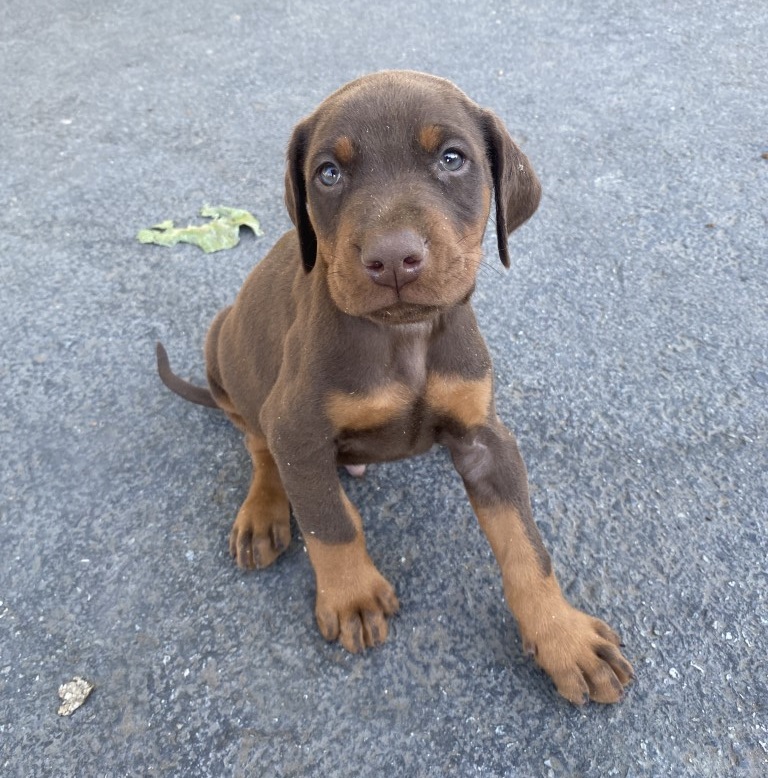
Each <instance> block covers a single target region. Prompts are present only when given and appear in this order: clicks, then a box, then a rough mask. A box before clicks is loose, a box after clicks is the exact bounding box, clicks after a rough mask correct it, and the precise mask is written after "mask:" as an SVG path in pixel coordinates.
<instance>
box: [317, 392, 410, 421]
mask: <svg viewBox="0 0 768 778" xmlns="http://www.w3.org/2000/svg"><path fill="white" fill-rule="evenodd" d="M412 401H413V392H412V391H411V390H410V389H409V388H408V387H407V386H405V385H403V384H398V383H391V384H387V385H386V386H382V387H381V388H379V389H376V390H374V391H373V392H366V393H365V394H346V393H344V392H331V393H330V394H329V395H328V398H327V399H326V411H327V413H328V418H329V419H330V420H331V423H332V424H333V426H334V428H335V429H336V430H337V431H340V430H344V429H346V430H364V429H372V428H373V427H379V426H381V425H382V424H386V423H387V422H389V421H392V420H393V419H395V418H397V417H398V416H400V415H401V414H402V413H403V411H404V410H405V408H407V407H408V405H409V404H410V403H411V402H412Z"/></svg>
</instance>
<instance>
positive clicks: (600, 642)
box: [523, 603, 634, 705]
mask: <svg viewBox="0 0 768 778" xmlns="http://www.w3.org/2000/svg"><path fill="white" fill-rule="evenodd" d="M619 645H620V640H619V636H618V635H617V634H616V633H615V632H614V631H613V630H612V629H611V628H610V627H609V626H608V625H607V624H605V623H604V622H602V621H600V619H596V618H594V617H592V616H589V615H587V614H586V613H582V612H581V611H579V610H577V609H576V608H573V607H571V606H570V605H568V604H566V603H564V604H563V607H562V608H559V609H557V610H555V611H553V612H549V613H547V614H546V616H544V617H543V618H542V619H541V621H540V622H539V624H538V625H537V628H536V629H535V630H532V631H531V632H530V633H529V634H527V635H523V646H524V649H525V651H526V653H528V654H529V655H531V656H533V657H534V659H535V660H536V663H537V664H538V665H539V666H540V667H541V668H543V669H544V670H545V671H546V672H547V673H548V674H549V676H550V678H552V680H553V681H554V682H555V686H556V687H557V691H558V692H560V694H562V695H563V697H565V698H566V699H567V700H569V701H570V702H572V703H573V704H574V705H583V704H584V703H586V702H587V701H588V700H594V701H595V702H606V703H607V702H619V701H620V700H621V699H622V698H623V696H624V687H625V686H626V685H627V684H628V683H629V682H630V681H631V680H632V679H633V678H634V672H633V670H632V665H630V664H629V662H628V661H627V660H626V659H625V658H624V657H623V656H622V654H621V651H620V650H619Z"/></svg>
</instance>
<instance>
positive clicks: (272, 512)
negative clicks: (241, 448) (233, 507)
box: [229, 434, 291, 570]
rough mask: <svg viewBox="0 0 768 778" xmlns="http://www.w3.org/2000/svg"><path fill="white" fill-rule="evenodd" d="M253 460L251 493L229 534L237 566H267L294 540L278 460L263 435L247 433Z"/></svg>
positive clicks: (247, 445) (231, 552) (249, 450)
mask: <svg viewBox="0 0 768 778" xmlns="http://www.w3.org/2000/svg"><path fill="white" fill-rule="evenodd" d="M245 445H246V447H247V448H248V452H249V453H250V455H251V461H252V462H253V478H252V480H251V486H250V488H249V489H248V496H247V497H246V498H245V502H244V503H243V504H242V506H241V507H240V510H239V511H238V512H237V518H236V519H235V523H234V524H233V525H232V532H231V533H230V535H229V552H230V554H232V556H233V557H234V558H235V560H236V562H237V565H238V567H242V568H244V569H247V570H251V569H253V568H262V567H268V566H269V565H271V564H272V563H273V562H274V561H275V559H277V557H278V556H279V555H280V554H281V553H282V552H283V551H285V549H286V548H288V546H289V544H290V542H291V525H290V507H289V505H288V497H287V496H286V494H285V490H284V489H283V484H282V482H281V481H280V474H279V473H278V471H277V465H276V464H275V460H274V459H272V455H271V454H270V453H269V449H268V448H267V443H266V441H265V440H264V438H262V437H259V436H256V435H251V434H246V436H245Z"/></svg>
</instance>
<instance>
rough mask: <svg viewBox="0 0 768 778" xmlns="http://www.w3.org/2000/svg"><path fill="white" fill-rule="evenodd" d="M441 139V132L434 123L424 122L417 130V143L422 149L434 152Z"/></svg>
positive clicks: (430, 152)
mask: <svg viewBox="0 0 768 778" xmlns="http://www.w3.org/2000/svg"><path fill="white" fill-rule="evenodd" d="M442 140H443V132H442V130H441V129H440V128H439V127H438V126H437V125H436V124H425V125H424V126H423V127H422V128H421V129H420V130H419V144H420V145H421V147H422V148H423V149H424V151H426V152H428V153H429V154H434V153H435V152H436V151H437V149H438V147H439V146H440V143H441V142H442Z"/></svg>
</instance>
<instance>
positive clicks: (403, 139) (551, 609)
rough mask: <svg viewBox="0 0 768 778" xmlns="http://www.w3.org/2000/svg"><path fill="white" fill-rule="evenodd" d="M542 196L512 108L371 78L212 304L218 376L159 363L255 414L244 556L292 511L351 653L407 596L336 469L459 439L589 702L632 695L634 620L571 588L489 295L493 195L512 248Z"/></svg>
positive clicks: (263, 560)
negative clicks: (506, 110)
mask: <svg viewBox="0 0 768 778" xmlns="http://www.w3.org/2000/svg"><path fill="white" fill-rule="evenodd" d="M539 199H540V185H539V181H538V179H537V178H536V175H535V173H534V172H533V170H532V168H531V165H530V163H529V161H528V159H527V158H526V156H525V155H524V154H523V153H522V152H521V151H520V149H519V148H518V147H517V146H516V145H515V143H514V142H513V140H512V138H511V137H510V136H509V133H508V132H507V130H506V129H505V128H504V126H503V124H502V123H501V121H500V120H499V119H498V118H497V117H496V116H495V115H494V114H493V113H491V112H490V111H487V110H484V109H482V108H480V107H479V106H478V105H477V104H475V103H474V102H472V101H471V100H470V99H469V98H468V97H467V96H466V95H465V94H463V93H462V92H461V91H460V90H459V89H457V88H456V87H455V86H454V85H453V84H451V83H450V82H448V81H445V80H443V79H440V78H436V77H434V76H429V75H425V74H421V73H414V72H408V71H395V72H383V73H377V74H375V75H369V76H365V77H363V78H360V79H357V80H356V81H352V82H351V83H349V84H347V85H346V86H344V87H342V88H341V89H339V90H338V91H337V92H334V93H333V94H332V95H331V96H330V97H329V98H327V99H326V100H325V101H324V102H323V103H321V105H320V106H319V107H318V108H317V109H316V110H315V112H314V113H312V114H311V115H310V116H309V117H307V118H306V119H304V120H303V121H301V122H300V123H299V124H298V126H297V127H296V128H295V130H294V132H293V135H292V137H291V140H290V144H289V147H288V164H287V171H286V174H285V203H286V207H287V209H288V213H289V214H290V217H291V220H292V222H293V224H294V226H295V229H293V230H291V231H290V232H288V233H287V234H285V235H284V236H283V237H282V238H280V240H279V241H278V242H277V244H276V245H275V247H274V248H273V249H272V250H271V251H270V253H269V254H268V255H267V256H266V257H265V258H264V260H263V261H262V262H261V263H259V264H258V265H257V266H256V268H255V269H254V270H253V271H252V273H251V274H250V276H249V277H248V278H247V280H246V281H245V283H244V285H243V287H242V289H241V291H240V293H239V294H238V296H237V299H236V300H235V302H234V304H233V305H232V306H231V307H229V308H225V309H224V310H222V311H221V312H220V313H219V314H218V316H216V318H215V319H214V321H213V324H212V325H211V328H210V331H209V332H208V337H207V341H206V347H205V357H206V366H207V376H208V384H209V390H205V389H201V388H197V387H192V386H190V385H189V384H187V383H186V382H184V381H182V380H181V379H179V378H178V377H177V376H175V375H174V374H173V373H172V372H171V370H170V366H169V364H168V359H167V356H166V355H165V351H164V349H163V348H162V346H160V345H159V344H158V367H159V372H160V376H161V378H162V379H163V381H164V382H165V383H166V384H167V385H168V386H169V387H170V388H171V389H172V390H173V391H175V392H177V393H178V394H180V395H182V396H183V397H186V398H187V399H189V400H191V401H193V402H198V403H202V404H207V405H212V406H215V407H218V408H220V409H222V410H223V411H224V412H225V413H226V414H227V416H228V417H229V418H230V419H231V420H232V422H233V423H234V424H235V425H236V426H237V427H238V428H239V429H240V430H242V431H243V433H244V434H245V443H246V446H247V448H248V451H249V452H250V455H251V458H252V461H253V479H252V482H251V485H250V489H249V491H248V496H247V497H246V499H245V502H244V503H243V505H242V507H241V508H240V510H239V512H238V514H237V518H236V519H235V523H234V526H233V527H232V532H231V536H230V550H231V553H232V555H233V557H234V558H235V559H236V561H237V564H238V565H240V566H241V567H243V568H261V567H267V566H268V565H270V564H272V563H273V562H274V561H275V559H276V558H277V556H278V555H279V554H280V553H281V552H282V551H284V550H285V548H286V547H287V546H288V544H289V542H290V526H289V514H290V510H291V509H292V510H293V512H294V515H295V517H296V520H297V522H298V524H299V527H300V529H301V532H302V534H303V536H304V541H305V543H306V546H307V551H308V553H309V558H310V560H311V562H312V566H313V568H314V571H315V576H316V583H317V596H316V604H315V615H316V618H317V624H318V626H319V628H320V632H321V633H322V635H323V636H324V637H325V638H326V639H327V640H337V639H338V640H339V641H340V642H341V644H342V645H343V646H344V647H345V648H346V649H348V650H349V651H353V652H355V651H361V650H363V649H364V648H366V647H369V646H375V645H378V644H380V643H382V642H383V641H384V640H385V639H386V637H387V631H388V620H389V618H390V617H391V616H392V615H393V614H394V613H395V612H396V611H397V609H398V601H397V597H396V596H395V592H394V590H393V588H392V586H391V585H390V583H389V582H388V581H387V580H386V579H385V578H384V577H383V576H382V575H381V573H380V572H379V571H378V570H377V569H376V567H375V565H374V564H373V562H372V561H371V559H370V557H369V556H368V552H367V550H366V545H365V539H364V536H363V528H362V521H361V518H360V514H359V513H358V511H357V509H356V508H355V506H354V505H353V504H352V503H351V502H350V500H349V499H348V497H347V495H346V494H345V492H344V490H343V488H342V486H341V483H340V481H339V477H338V472H337V467H338V466H339V465H346V466H348V467H349V468H350V470H351V472H353V473H356V474H360V473H361V472H362V470H363V468H364V466H365V465H366V464H368V463H372V462H382V461H389V460H395V459H400V458H403V457H409V456H414V455H416V454H421V453H424V452H426V451H428V450H429V449H430V448H431V447H432V446H433V445H435V444H439V445H442V446H445V447H447V448H448V450H449V451H450V454H451V457H452V460H453V463H454V466H455V467H456V469H457V471H458V472H459V474H460V475H461V477H462V479H463V481H464V485H465V487H466V491H467V495H468V497H469V500H470V502H471V504H472V507H473V509H474V511H475V513H476V515H477V518H478V520H479V523H480V526H481V527H482V529H483V531H484V532H485V534H486V536H487V537H488V540H489V542H490V544H491V547H492V549H493V553H494V555H495V557H496V559H497V561H498V564H499V567H500V569H501V575H502V580H503V585H504V592H505V596H506V599H507V602H508V604H509V607H510V609H511V610H512V612H513V614H514V616H515V618H516V620H517V623H518V626H519V629H520V633H521V636H522V639H523V645H524V647H525V650H526V651H527V652H529V653H530V654H531V655H532V656H533V657H534V658H535V660H536V661H537V662H538V664H539V665H540V666H541V667H542V668H543V669H544V670H545V671H546V672H547V673H548V674H549V675H550V676H551V678H552V680H553V681H554V683H555V685H556V687H557V689H558V691H559V692H560V693H561V694H562V695H563V696H564V697H566V698H567V699H568V700H570V701H571V702H573V703H575V704H582V703H584V702H585V701H586V700H587V699H589V698H591V699H593V700H596V701H598V702H616V701H618V700H619V699H620V698H621V697H622V696H623V690H624V687H625V686H626V684H627V683H629V681H630V679H631V678H632V668H631V666H630V664H629V663H628V662H627V660H626V659H625V658H624V657H623V656H622V654H621V652H620V650H619V638H618V637H617V635H616V633H615V632H613V630H611V629H610V628H609V627H608V626H607V625H606V624H604V623H603V622H602V621H600V620H599V619H596V618H593V617H591V616H588V615H587V614H585V613H582V612H581V611H579V610H577V609H575V608H574V607H572V606H571V605H570V604H569V603H568V602H567V601H566V600H565V598H564V597H563V595H562V593H561V591H560V587H559V585H558V583H557V580H556V578H555V574H554V572H553V570H552V564H551V561H550V558H549V555H548V554H547V551H546V549H545V548H544V545H543V543H542V541H541V537H540V535H539V533H538V530H537V529H536V525H535V524H534V521H533V518H532V515H531V508H530V501H529V497H528V485H527V476H526V472H525V466H524V464H523V461H522V459H521V457H520V454H519V452H518V448H517V444H516V442H515V439H514V437H513V435H512V434H511V433H510V432H509V431H508V430H507V428H506V427H505V426H504V425H503V424H502V422H501V420H500V419H499V417H498V416H497V415H496V407H495V404H494V397H493V371H492V368H491V358H490V356H489V353H488V350H487V348H486V345H485V342H484V340H483V338H482V336H481V335H480V332H479V331H478V327H477V323H476V321H475V316H474V313H473V311H472V306H471V303H470V298H471V296H472V292H473V290H474V287H475V278H476V275H477V271H478V267H479V265H480V262H481V257H482V239H483V234H484V231H485V227H486V223H487V222H488V218H489V215H490V213H491V206H492V204H493V205H494V216H495V222H496V237H497V244H498V252H499V256H500V258H501V261H502V263H503V264H504V265H505V266H506V267H508V266H509V254H508V248H507V238H508V236H509V234H510V233H511V232H513V231H514V230H515V229H516V228H517V227H519V226H520V225H521V224H523V222H525V221H526V220H527V219H528V218H529V217H530V216H531V215H532V214H533V213H534V211H535V210H536V208H537V206H538V203H539ZM434 531H435V534H436V535H438V537H439V532H440V529H439V527H438V526H436V527H435V530H434Z"/></svg>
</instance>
